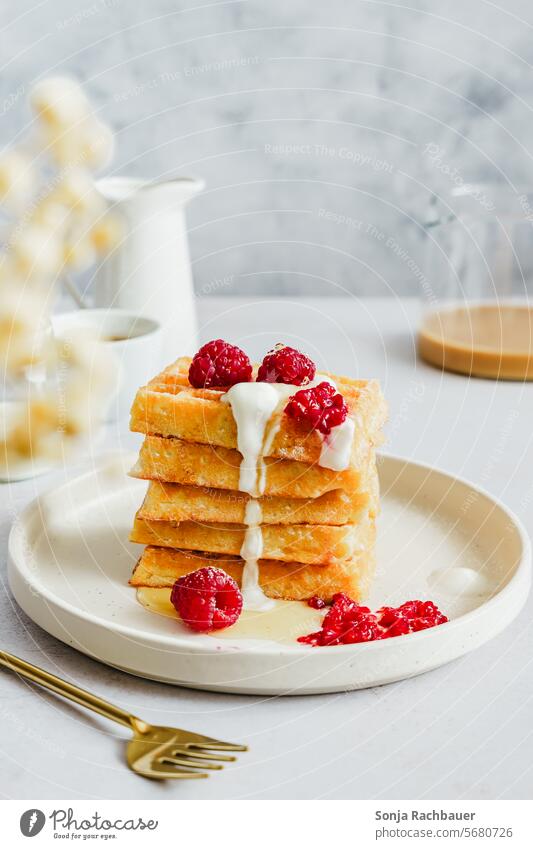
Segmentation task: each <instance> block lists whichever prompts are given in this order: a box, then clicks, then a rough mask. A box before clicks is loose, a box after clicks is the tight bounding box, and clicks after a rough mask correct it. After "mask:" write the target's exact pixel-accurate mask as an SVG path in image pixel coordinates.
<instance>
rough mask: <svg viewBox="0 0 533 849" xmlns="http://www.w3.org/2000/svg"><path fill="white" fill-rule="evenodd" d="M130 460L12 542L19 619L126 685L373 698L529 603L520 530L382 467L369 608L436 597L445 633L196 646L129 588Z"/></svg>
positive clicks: (24, 522)
mask: <svg viewBox="0 0 533 849" xmlns="http://www.w3.org/2000/svg"><path fill="white" fill-rule="evenodd" d="M133 460H134V458H133V457H129V456H128V457H120V458H114V459H112V460H104V461H102V463H101V465H100V466H99V467H98V468H96V469H94V470H93V471H91V472H89V473H87V474H85V475H82V476H81V477H78V478H76V479H75V480H73V481H71V482H70V483H68V484H64V485H62V486H60V487H58V488H56V489H55V490H53V491H51V492H49V493H48V494H47V495H45V496H43V497H41V498H39V499H38V500H37V501H35V502H33V504H31V505H30V506H29V507H28V508H27V509H26V510H25V511H24V513H23V515H22V516H21V518H20V519H19V520H18V521H17V522H16V524H15V525H14V527H13V529H12V531H11V536H10V540H9V582H10V585H11V589H12V591H13V594H14V596H15V598H16V600H17V602H18V603H19V605H20V606H21V607H22V609H23V610H24V611H25V612H26V613H27V614H28V615H29V616H30V617H31V619H33V620H34V621H35V622H36V623H37V624H38V625H40V626H41V627H42V628H44V629H45V630H46V631H48V632H49V633H50V634H53V635H54V636H55V637H57V638H58V639H60V640H63V642H65V643H68V644H69V645H71V646H74V647H75V648H77V649H78V650H79V651H82V652H84V653H85V654H88V655H90V656H91V657H94V658H97V659H98V660H101V661H102V662H104V663H107V664H110V665H111V666H115V667H118V668H119V669H123V670H126V671H127V672H132V673H134V674H135V675H141V676H143V677H146V678H152V679H155V680H158V681H166V682H168V683H171V684H181V685H184V686H187V687H198V688H202V689H207V690H219V691H224V692H232V693H256V694H290V693H298V694H302V693H328V692H337V691H340V690H349V689H358V688H362V687H372V686H376V685H379V684H385V683H388V682H391V681H398V680H400V679H402V678H407V677H410V676H412V675H418V674H419V673H421V672H425V671H427V670H429V669H434V668H435V667H438V666H441V665H442V664H444V663H447V662H448V661H451V660H454V659H455V658H458V657H460V656H461V655H464V654H466V653H467V652H469V651H471V650H473V649H475V648H477V647H478V646H480V645H482V644H483V643H485V642H486V641H487V640H489V639H491V638H493V637H496V636H497V635H498V634H499V633H500V632H501V631H502V630H503V628H505V627H506V625H508V624H509V623H510V622H511V621H512V619H513V618H514V617H515V616H516V615H517V613H518V612H519V610H520V608H521V607H522V605H523V604H524V602H525V600H526V596H527V593H528V589H529V586H530V571H531V566H530V559H531V556H530V545H529V541H528V537H527V535H526V533H525V531H524V530H523V528H522V526H521V525H520V523H519V521H518V520H517V518H516V517H515V516H513V515H512V514H511V513H510V512H509V511H508V510H507V509H506V508H505V507H504V506H503V505H502V504H500V503H498V502H497V501H495V500H494V499H493V498H491V497H490V496H489V495H487V494H486V493H484V492H482V491H480V490H479V489H478V488H476V487H474V486H473V485H472V484H469V483H466V482H465V481H461V480H457V479H456V478H453V477H450V476H449V475H447V474H445V473H444V472H440V471H437V470H435V469H431V468H429V467H427V466H422V465H419V464H415V463H410V462H409V461H407V460H402V459H399V458H395V457H390V456H383V457H381V458H380V462H379V469H380V479H381V486H382V515H381V517H380V519H379V529H378V539H379V543H378V574H377V578H376V581H375V584H374V589H373V593H372V598H371V600H370V603H371V605H372V606H380V605H383V604H386V603H392V604H397V603H400V602H402V601H405V600H406V599H409V598H423V599H424V598H432V599H433V600H434V601H436V602H437V604H439V606H440V607H441V609H442V610H443V611H445V612H446V613H447V614H448V616H449V617H450V622H449V623H447V624H445V625H441V626H438V627H436V628H432V629H430V630H427V631H422V632H419V633H417V634H410V635H408V636H403V637H396V638H393V639H388V640H383V641H378V642H375V643H366V644H358V645H351V646H335V647H327V648H312V647H309V646H302V645H301V644H298V643H296V642H295V643H294V644H285V643H283V644H282V643H277V642H273V641H268V640H257V639H242V638H240V639H239V638H228V637H227V636H226V638H225V639H221V638H220V637H217V636H216V635H213V636H203V635H196V634H193V633H191V632H190V631H187V630H186V629H185V628H184V627H183V626H182V625H181V623H179V622H177V621H175V620H173V619H170V618H167V617H164V616H159V615H156V614H154V613H150V612H149V611H147V610H145V609H144V608H143V607H141V605H140V604H139V603H138V602H137V600H136V596H135V592H134V590H132V589H131V588H130V587H128V585H127V581H128V578H129V575H130V572H131V569H132V567H133V564H134V562H135V559H136V557H137V556H138V553H139V551H140V546H136V545H133V544H131V543H129V542H128V531H129V528H130V525H131V521H132V517H133V515H134V512H135V510H136V509H137V507H138V506H139V504H140V502H141V500H142V496H143V493H144V489H145V486H146V485H145V484H144V483H143V482H140V481H136V480H132V479H131V478H128V477H127V476H126V474H125V470H127V469H128V468H129V467H130V466H131V465H132V463H133ZM495 650H497V648H496V646H495Z"/></svg>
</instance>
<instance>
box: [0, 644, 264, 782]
mask: <svg viewBox="0 0 533 849" xmlns="http://www.w3.org/2000/svg"><path fill="white" fill-rule="evenodd" d="M0 666H5V667H6V668H7V669H11V670H12V671H13V672H18V673H19V674H20V675H22V676H23V677H24V678H28V679H29V680H30V681H34V682H35V683H36V684H40V685H41V687H46V689H47V690H52V692H53V693H58V695H60V696H64V697H65V698H66V699H70V701H72V702H77V703H78V704H79V705H82V707H85V708H88V709H89V710H93V711H95V712H96V713H100V714H101V715H102V716H105V717H106V718H107V719H112V720H113V721H114V722H119V723H120V724H121V725H125V726H126V728H129V729H130V730H131V731H133V739H132V740H130V742H129V743H128V746H127V750H126V759H127V762H128V766H129V767H130V769H132V770H133V771H134V772H136V773H138V774H139V775H143V776H144V777H145V778H207V773H205V772H201V771H200V772H199V771H198V770H204V769H210V770H212V769H222V768H223V766H224V763H221V762H224V761H234V760H235V758H234V757H233V756H232V755H224V754H213V753H214V752H217V753H219V752H246V751H247V748H248V747H247V746H239V745H238V744H236V743H224V742H223V741H222V740H215V739H214V738H213V737H204V736H203V734H194V733H193V732H192V731H184V730H183V729H181V728H167V727H165V726H164V725H149V724H148V723H147V722H144V720H142V719H139V718H138V717H136V716H133V715H132V714H130V713H127V711H125V710H122V709H121V708H119V707H117V706H116V705H112V704H111V703H110V702H106V701H104V699H101V698H99V696H95V695H93V693H89V692H87V690H82V689H81V687H76V685H75V684H70V683H69V682H68V681H64V680H63V679H62V678H58V677H57V676H56V675H52V673H51V672H46V671H45V670H44V669H40V668H39V667H38V666H33V664H31V663H28V662H27V661H25V660H22V659H21V658H20V657H15V655H13V654H9V652H7V651H2V650H1V649H0Z"/></svg>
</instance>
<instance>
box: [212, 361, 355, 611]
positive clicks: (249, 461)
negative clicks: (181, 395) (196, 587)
mask: <svg viewBox="0 0 533 849" xmlns="http://www.w3.org/2000/svg"><path fill="white" fill-rule="evenodd" d="M324 381H327V382H328V383H331V385H332V386H333V387H334V388H335V389H336V386H335V384H334V383H333V381H332V380H330V378H327V377H324V376H322V375H317V376H316V377H315V379H314V380H313V381H311V382H310V383H307V384H306V385H305V386H293V385H289V384H286V383H262V382H261V383H255V382H254V383H236V384H235V386H232V387H230V389H228V391H227V392H226V393H225V394H224V395H222V397H221V401H223V402H224V403H225V404H229V405H230V406H231V411H232V413H233V418H234V419H235V423H236V425H237V448H238V450H239V452H240V454H241V456H242V460H241V465H240V469H239V490H240V491H241V492H246V493H248V495H251V496H252V499H251V500H250V501H248V502H247V504H246V509H245V516H244V524H245V525H246V530H245V533H244V541H243V544H242V548H241V552H240V553H241V557H242V559H243V560H244V569H243V576H242V594H243V602H244V607H245V608H246V609H248V610H264V609H266V608H267V607H270V606H271V605H272V603H273V602H272V601H271V600H270V599H268V598H267V597H266V596H265V594H264V593H263V590H262V589H261V587H260V585H259V568H258V560H259V558H260V557H261V555H262V553H263V534H262V530H261V505H260V503H259V502H258V501H257V500H256V499H257V498H258V497H260V496H261V495H263V493H264V491H265V485H266V464H265V461H264V457H265V456H268V455H269V453H270V451H271V448H272V445H273V443H274V439H275V438H276V434H277V433H278V431H279V428H280V424H281V414H282V411H283V409H284V407H285V406H286V403H287V401H288V400H289V398H291V397H292V396H293V395H295V394H296V392H298V391H299V390H300V389H311V388H312V387H313V386H317V385H318V384H319V383H322V382H324ZM354 431H355V424H354V422H353V420H352V419H350V418H347V419H346V420H345V421H344V422H343V423H342V424H341V425H338V426H337V427H336V428H334V429H333V430H332V432H331V433H330V434H329V436H326V437H325V436H323V435H322V434H320V436H321V438H322V450H321V452H320V459H319V465H320V466H322V467H324V468H327V469H332V470H334V471H338V472H340V471H342V470H343V469H346V468H348V465H349V463H350V454H351V446H352V441H353V435H354Z"/></svg>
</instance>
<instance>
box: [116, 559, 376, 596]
mask: <svg viewBox="0 0 533 849" xmlns="http://www.w3.org/2000/svg"><path fill="white" fill-rule="evenodd" d="M204 566H215V567H218V568H220V569H223V570H224V571H225V572H227V573H228V575H231V577H232V578H233V579H234V580H235V581H237V583H238V584H240V582H241V577H242V570H243V561H242V560H241V558H240V557H231V556H220V555H219V556H217V555H214V554H206V553H205V552H193V551H180V550H177V549H171V548H157V547H155V546H148V547H147V548H145V550H144V552H143V554H142V557H141V558H140V560H139V561H138V563H137V565H136V566H135V569H134V571H133V575H132V577H131V579H130V584H131V585H132V586H133V587H160V588H163V587H168V588H169V589H170V588H171V587H172V586H173V584H174V582H175V581H177V580H178V578H181V577H182V576H183V575H187V574H189V572H194V571H195V570H196V569H202V568H203V567H204ZM373 573H374V553H373V546H372V545H371V546H370V547H369V550H368V551H366V552H364V553H362V554H361V555H359V556H358V557H356V558H353V559H352V560H345V561H343V562H341V563H337V564H334V565H331V566H309V565H304V564H302V563H284V562H280V561H276V560H260V561H259V582H260V585H261V587H262V589H263V591H264V592H265V594H266V595H267V596H269V598H283V599H289V600H299V601H305V600H306V599H308V598H310V597H311V596H313V595H318V596H320V597H321V598H323V599H325V601H331V597H332V596H333V595H334V594H335V593H337V592H345V593H347V594H348V595H349V596H350V597H351V598H353V599H355V600H361V599H363V598H365V596H366V595H367V594H368V590H369V587H370V582H371V580H372V576H373Z"/></svg>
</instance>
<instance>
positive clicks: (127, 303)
mask: <svg viewBox="0 0 533 849" xmlns="http://www.w3.org/2000/svg"><path fill="white" fill-rule="evenodd" d="M203 186H204V183H203V182H202V181H200V180H196V179H193V178H187V177H181V178H176V179H173V180H168V181H163V182H146V181H144V180H139V179H134V178H130V177H108V178H104V179H102V180H99V181H98V182H97V184H96V187H97V189H98V191H99V193H100V194H101V195H102V197H103V198H104V199H105V200H106V202H107V204H108V207H109V209H110V210H112V212H113V213H114V214H116V215H117V216H119V218H120V219H121V222H122V228H123V229H122V234H121V238H120V242H119V244H118V245H117V247H116V248H115V249H114V250H113V251H111V253H110V254H109V255H108V256H107V257H106V258H105V259H104V261H103V262H102V264H101V265H100V266H99V267H98V269H97V270H96V273H95V276H94V279H93V282H92V291H93V294H94V305H95V306H96V307H108V308H120V309H126V310H130V311H133V312H135V313H137V314H138V315H144V316H146V317H148V318H152V319H155V320H156V321H158V322H159V323H160V324H161V327H162V342H161V355H160V356H161V362H160V365H161V366H163V365H167V364H168V363H170V362H172V361H173V360H175V359H176V358H177V357H178V356H179V355H182V354H193V353H194V352H195V351H196V350H197V348H198V344H197V343H198V339H197V321H196V310H195V301H194V290H193V281H192V272H191V263H190V258H189V247H188V241H187V229H186V223H185V206H186V204H187V202H188V201H189V200H190V199H191V198H192V197H194V196H195V195H196V194H197V193H198V192H199V191H201V190H202V188H203Z"/></svg>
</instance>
